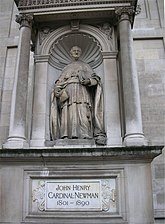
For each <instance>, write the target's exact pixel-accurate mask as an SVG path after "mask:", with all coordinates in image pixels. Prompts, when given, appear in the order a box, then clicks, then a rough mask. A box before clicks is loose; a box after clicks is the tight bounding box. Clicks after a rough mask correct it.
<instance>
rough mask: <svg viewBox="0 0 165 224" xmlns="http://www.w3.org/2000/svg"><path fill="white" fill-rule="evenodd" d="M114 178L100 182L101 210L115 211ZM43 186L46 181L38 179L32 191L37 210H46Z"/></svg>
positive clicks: (44, 186)
mask: <svg viewBox="0 0 165 224" xmlns="http://www.w3.org/2000/svg"><path fill="white" fill-rule="evenodd" d="M115 179H116V178H111V179H102V180H100V182H101V197H102V201H101V206H102V211H103V212H110V213H111V212H113V213H114V212H116V211H117V201H116V198H117V195H116V186H115V185H114V183H113V182H115ZM45 188H46V181H45V180H39V181H38V185H37V187H36V188H35V189H33V191H32V202H33V203H37V208H38V211H40V212H46V211H45V203H46V201H45V200H46V196H45Z"/></svg>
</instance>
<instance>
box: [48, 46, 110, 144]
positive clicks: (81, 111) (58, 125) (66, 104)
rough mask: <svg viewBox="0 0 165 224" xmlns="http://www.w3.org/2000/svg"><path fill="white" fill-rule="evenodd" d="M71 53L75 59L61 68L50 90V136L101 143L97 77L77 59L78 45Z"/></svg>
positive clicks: (101, 129) (100, 108)
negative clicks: (51, 90)
mask: <svg viewBox="0 0 165 224" xmlns="http://www.w3.org/2000/svg"><path fill="white" fill-rule="evenodd" d="M70 53H71V56H72V57H73V59H74V61H73V62H72V63H70V64H68V65H67V66H66V67H65V68H64V70H63V71H62V73H61V75H60V77H59V78H58V80H56V82H55V88H54V90H53V92H52V94H51V113H50V133H51V139H52V140H56V139H65V138H68V139H95V142H96V144H100V145H104V144H105V141H106V137H105V132H104V122H103V119H104V118H103V93H102V86H101V82H100V78H99V77H98V76H97V75H96V74H95V73H94V71H93V70H92V68H91V67H90V66H89V65H88V64H86V63H84V62H82V61H80V60H79V57H80V55H81V48H79V47H77V46H74V47H73V48H72V49H71V51H70Z"/></svg>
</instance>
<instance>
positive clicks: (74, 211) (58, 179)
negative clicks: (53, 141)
mask: <svg viewBox="0 0 165 224" xmlns="http://www.w3.org/2000/svg"><path fill="white" fill-rule="evenodd" d="M161 149H162V147H160V146H158V147H156V146H152V147H127V148H124V147H122V148H120V147H116V148H110V147H91V146H90V147H84V148H80V147H78V146H77V147H74V148H68V147H67V146H66V147H64V146H62V147H59V148H44V149H27V150H23V149H22V150H17V149H13V150H7V149H6V150H1V151H0V162H1V170H0V180H1V181H0V184H1V187H0V189H1V192H0V200H1V212H0V223H1V224H2V223H3V224H4V223H10V224H31V223H33V224H48V223H49V224H51V223H52V224H84V223H87V224H89V223H90V224H91V223H96V224H102V223H107V224H109V223H113V224H116V223H121V224H149V223H154V218H153V205H152V187H151V167H150V164H151V161H152V160H153V158H154V157H156V156H158V155H159V154H160V153H161Z"/></svg>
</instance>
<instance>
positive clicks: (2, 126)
mask: <svg viewBox="0 0 165 224" xmlns="http://www.w3.org/2000/svg"><path fill="white" fill-rule="evenodd" d="M15 2H17V1H15ZM15 2H14V1H11V0H1V2H0V30H1V31H0V45H1V46H0V65H1V66H0V148H1V149H2V148H4V150H5V148H8V146H6V147H4V146H5V144H6V140H7V139H8V136H9V135H10V134H9V132H10V130H9V126H10V122H11V120H10V114H11V111H12V101H13V100H15V99H13V95H12V94H13V93H12V92H13V88H14V82H15V80H16V79H17V77H15V72H14V71H15V67H16V56H17V49H18V44H19V24H18V23H16V22H15V16H16V15H17V14H19V12H18V9H17V6H16V4H15ZM138 4H139V6H140V7H137V15H136V16H135V18H134V24H133V29H132V36H133V47H134V52H135V58H136V66H137V74H138V82H139V89H140V99H141V103H140V104H141V112H142V124H143V132H144V136H145V139H146V140H145V141H146V142H147V143H146V144H148V145H149V146H155V145H156V146H163V145H164V144H165V67H164V63H165V42H164V41H165V38H164V1H163V0H138ZM138 10H139V12H138ZM48 21H49V18H48ZM38 22H39V21H38ZM85 23H87V22H85ZM98 24H99V22H98ZM61 25H63V23H62V22H61ZM71 26H72V31H73V30H74V29H78V28H77V26H78V25H77V24H76V23H75V24H72V25H71ZM123 26H124V25H122V26H121V30H122V27H123ZM53 29H54V27H47V23H46V24H44V26H43V27H40V35H39V41H38V45H39V44H41V45H42V42H44V40H46V37H47V36H48V35H49V36H50V39H49V40H47V42H46V41H45V42H44V43H45V49H46V47H48V46H49V41H50V42H51V38H55V36H58V35H59V34H58V32H62V31H58V32H57V33H54V34H53ZM81 30H82V32H84V33H85V32H86V33H87V31H88V34H89V33H92V32H93V33H94V32H96V30H94V29H93V30H92V28H91V27H87V25H86V24H85V25H82V26H81ZM86 30H87V31H86ZM104 31H105V30H104ZM63 32H64V33H65V34H66V36H67V34H68V33H69V32H68V30H67V28H66V27H65V29H64V31H63ZM115 32H117V31H116V30H115V31H113V32H112V33H111V32H110V33H108V34H107V33H106V36H107V39H112V40H114V39H113V35H114V36H115V35H116V33H115ZM51 35H52V36H51ZM53 35H54V36H53ZM120 35H122V34H120ZM66 36H65V37H64V38H63V40H62V41H61V42H60V40H58V41H59V42H58V43H59V45H58V44H57V45H55V47H56V48H60V47H61V46H62V44H65V43H66V41H65V38H66ZM101 37H102V36H100V39H101ZM24 38H25V37H24ZM69 38H70V39H69V41H70V42H71V41H72V36H70V37H69ZM32 39H33V38H32ZM85 40H87V42H88V44H89V45H90V38H88V35H86V36H85V35H84V37H83V38H82V40H81V42H83V41H85ZM105 42H106V41H105ZM91 43H92V42H91ZM33 44H34V43H33ZM117 44H118V43H115V41H114V42H113V41H112V46H108V44H107V46H108V47H109V48H111V47H112V48H113V47H114V48H115V46H117ZM120 45H122V44H121V43H120ZM91 46H92V44H91ZM97 46H98V45H97V44H96V45H94V48H96V47H97ZM105 46H106V44H105ZM105 46H104V47H105ZM105 48H106V47H105ZM25 49H26V46H25ZM38 49H39V50H40V46H39V47H38ZM27 51H28V46H27ZM42 51H44V47H43V49H42ZM52 51H54V48H52ZM38 52H39V51H38ZM45 52H46V50H45ZM45 52H44V53H45ZM26 53H27V52H26ZM26 53H25V54H26ZM64 53H65V52H64ZM53 55H54V54H53V53H52V58H51V59H50V64H51V60H52V61H53V60H54V59H53ZM116 55H117V53H116V52H115V50H113V53H112V54H109V55H106V54H105V55H103V57H104V60H105V65H104V66H105V70H106V69H107V67H106V66H109V67H108V69H109V70H110V71H111V72H112V73H114V74H117V73H120V72H119V71H117V70H120V68H119V67H120V66H119V65H118V62H117V61H116ZM33 56H34V52H33V51H31V52H30V63H29V73H28V80H27V83H28V85H27V107H26V117H25V119H26V122H25V135H26V138H27V142H28V144H30V148H31V149H33V148H44V142H45V139H46V140H49V137H47V135H48V129H49V127H47V126H48V122H47V120H48V116H49V112H48V111H47V110H46V109H45V110H44V115H43V114H42V113H41V111H40V110H38V108H40V107H46V108H49V106H50V105H48V102H49V100H48V99H49V96H47V94H45V95H43V96H44V97H45V99H42V94H41V92H40V91H41V89H42V91H44V88H47V89H48V93H50V91H51V88H52V84H51V82H52V79H53V76H52V74H53V73H54V71H55V70H53V66H54V64H53V63H54V62H52V64H53V66H52V67H50V68H49V74H50V75H49V80H46V79H44V78H43V80H42V82H41V83H40V82H37V81H36V76H38V77H39V76H40V70H42V71H46V69H47V68H46V67H45V66H47V65H46V63H45V64H44V62H46V61H47V58H46V53H45V55H44V56H43V57H42V55H41V57H39V56H38V54H35V63H36V64H37V65H39V64H42V65H41V67H39V66H38V67H37V66H36V67H35V68H34V58H33ZM96 56H98V58H99V55H93V56H92V57H96ZM27 57H28V53H27ZM25 58H26V56H25ZM109 58H111V62H110V63H109V64H108V59H109ZM23 60H24V59H23ZM98 60H99V59H98ZM106 60H107V62H106ZM23 63H24V62H23ZM106 63H107V64H106ZM115 63H116V64H117V66H116V65H115ZM37 69H38V70H37ZM96 71H97V72H98V73H101V71H102V67H101V66H100V67H99V68H98V69H97V70H96ZM34 74H36V75H35V77H34ZM56 74H57V75H58V72H57V73H56ZM102 78H103V77H102ZM105 79H106V81H107V82H106V83H107V87H106V85H105V89H106V91H107V97H106V98H105V102H106V114H108V113H109V115H106V121H107V124H109V123H110V124H111V123H112V122H114V123H113V128H114V129H113V130H112V131H109V132H108V131H107V136H108V145H109V146H112V147H119V146H120V145H122V137H121V136H122V134H120V137H119V133H122V132H123V129H122V126H124V124H121V123H122V122H121V121H122V116H124V115H123V114H124V113H126V111H122V112H123V113H120V112H119V108H118V107H119V106H118V104H117V103H116V100H118V99H119V101H122V98H123V96H122V94H121V93H118V91H117V87H119V88H120V83H117V80H116V77H113V75H112V76H111V77H110V79H111V80H109V78H108V77H105ZM45 82H47V86H46V85H45ZM108 85H110V89H109V88H108ZM125 87H126V86H125ZM25 88H26V87H25ZM21 91H23V89H22V90H21ZM40 94H41V97H40ZM108 94H109V95H113V96H114V98H113V99H114V102H113V100H112V101H111V103H110V106H109V105H108V104H109V101H108ZM135 95H136V94H135ZM39 98H40V99H39ZM37 99H39V100H38V101H37ZM136 100H137V99H135V101H136ZM42 101H44V102H45V104H44V103H42ZM34 102H35V103H34ZM125 102H126V99H125ZM127 106H129V100H128V102H127ZM35 107H36V108H35ZM13 110H14V109H13ZM17 113H18V114H19V113H22V111H19V110H18V111H17ZM42 115H43V116H44V118H43V117H42ZM137 117H138V115H137ZM39 119H41V120H40V121H39ZM137 119H138V118H137ZM116 120H117V121H116ZM44 122H45V123H44ZM38 125H39V126H40V127H39V128H38ZM43 127H44V128H43ZM109 129H110V128H109V126H108V125H107V130H109ZM139 129H140V128H139ZM110 130H111V129H110ZM36 136H37V137H36ZM38 136H41V137H38ZM42 136H44V137H42ZM45 136H46V137H45ZM29 142H30V143H29ZM12 144H14V143H12ZM126 144H127V143H126ZM143 145H145V144H143ZM127 146H129V143H128V145H127ZM19 147H20V148H21V145H19ZM19 147H17V148H19ZM9 148H10V147H9ZM13 148H15V145H14V146H13ZM22 148H23V147H22ZM25 148H26V146H25ZM7 150H8V149H7ZM10 150H12V149H10ZM25 150H26V149H25ZM8 163H10V159H9V162H8ZM0 167H1V165H0ZM5 172H7V171H5ZM29 172H30V171H29ZM4 175H6V173H5V174H4ZM28 175H29V174H28ZM9 177H10V173H9ZM1 178H2V179H3V178H4V177H3V175H2V177H1ZM6 178H7V177H6ZM2 179H1V180H2ZM11 179H12V177H11ZM17 181H19V178H18V180H17ZM1 184H2V182H1ZM1 186H2V185H1ZM13 187H14V186H13ZM150 187H151V186H150ZM152 188H153V201H154V218H155V223H156V224H161V223H164V221H165V155H164V153H162V154H161V155H159V156H158V157H156V158H155V159H154V160H153V162H152ZM142 193H144V192H142ZM139 194H140V192H139ZM12 206H14V204H13V202H12V203H11V204H10V205H9V204H6V208H4V207H3V209H2V210H1V209H0V210H1V211H0V223H13V222H12V221H11V220H12V215H13V214H12V212H9V213H10V218H9V221H8V222H7V221H3V220H7V219H5V218H4V213H5V209H6V210H8V209H9V210H11V209H12ZM19 206H21V205H19ZM146 209H147V208H146ZM7 213H8V212H7ZM11 214H12V215H11ZM1 219H2V221H1ZM15 223H16V224H17V223H18V221H15ZM22 223H24V222H22ZM29 223H30V221H29ZM36 223H37V222H36ZM59 223H62V222H59ZM125 223H126V222H125ZM132 223H133V224H134V223H136V222H132ZM132 223H131V224H132ZM138 224H143V223H138ZM145 224H146V223H145Z"/></svg>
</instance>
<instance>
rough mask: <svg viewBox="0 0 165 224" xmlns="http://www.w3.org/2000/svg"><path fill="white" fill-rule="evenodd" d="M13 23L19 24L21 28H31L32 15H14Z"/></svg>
mask: <svg viewBox="0 0 165 224" xmlns="http://www.w3.org/2000/svg"><path fill="white" fill-rule="evenodd" d="M15 21H16V22H17V23H19V24H20V28H21V27H29V28H30V29H31V28H32V22H33V15H32V14H19V15H16V19H15Z"/></svg>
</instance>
